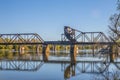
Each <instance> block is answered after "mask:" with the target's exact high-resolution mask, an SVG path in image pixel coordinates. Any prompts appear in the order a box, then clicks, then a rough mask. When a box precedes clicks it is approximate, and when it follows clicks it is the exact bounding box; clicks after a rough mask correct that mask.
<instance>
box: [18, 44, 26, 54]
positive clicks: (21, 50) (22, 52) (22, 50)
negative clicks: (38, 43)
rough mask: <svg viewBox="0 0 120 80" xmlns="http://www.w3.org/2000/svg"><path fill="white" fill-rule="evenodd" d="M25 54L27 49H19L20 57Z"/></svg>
mask: <svg viewBox="0 0 120 80" xmlns="http://www.w3.org/2000/svg"><path fill="white" fill-rule="evenodd" d="M24 53H25V48H24V47H23V46H20V47H19V55H22V54H24Z"/></svg>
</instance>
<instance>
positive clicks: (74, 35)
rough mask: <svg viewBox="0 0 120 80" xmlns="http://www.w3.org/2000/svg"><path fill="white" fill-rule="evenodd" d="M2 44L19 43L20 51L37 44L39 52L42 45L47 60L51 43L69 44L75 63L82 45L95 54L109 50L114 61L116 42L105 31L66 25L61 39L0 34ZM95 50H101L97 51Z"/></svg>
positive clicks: (34, 35) (27, 34) (72, 59)
mask: <svg viewBox="0 0 120 80" xmlns="http://www.w3.org/2000/svg"><path fill="white" fill-rule="evenodd" d="M0 45H6V46H8V45H19V46H20V49H19V50H20V52H24V48H23V46H24V45H31V46H32V45H36V51H37V52H39V48H40V47H42V53H43V56H44V57H43V58H44V59H45V60H47V59H48V57H49V53H50V47H49V45H53V46H55V45H68V46H70V53H71V61H73V63H74V62H76V56H77V52H78V49H79V48H80V46H81V50H84V49H86V46H89V47H90V49H91V50H92V52H93V55H94V54H96V53H100V52H101V51H102V53H106V51H107V53H108V54H110V55H111V56H110V57H111V61H113V58H112V56H113V55H112V54H113V53H114V52H113V45H116V44H115V43H114V42H113V41H111V40H110V39H109V38H108V37H107V36H106V35H105V34H104V33H103V32H82V31H79V30H76V29H73V28H71V27H69V26H65V27H64V34H61V40H59V41H44V40H43V39H42V38H41V36H40V35H38V34H37V33H17V34H0ZM21 46H22V47H21ZM95 50H99V51H97V52H96V51H95ZM114 54H115V53H114Z"/></svg>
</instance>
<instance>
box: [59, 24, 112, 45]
mask: <svg viewBox="0 0 120 80" xmlns="http://www.w3.org/2000/svg"><path fill="white" fill-rule="evenodd" d="M61 40H62V41H66V40H69V41H71V42H83V43H84V42H89V43H92V42H94V43H100V42H110V40H109V39H108V38H107V36H106V35H105V34H104V33H103V32H82V31H79V30H76V29H73V28H70V27H69V26H65V28H64V34H62V35H61Z"/></svg>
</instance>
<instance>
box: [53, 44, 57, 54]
mask: <svg viewBox="0 0 120 80" xmlns="http://www.w3.org/2000/svg"><path fill="white" fill-rule="evenodd" d="M53 53H54V55H55V54H56V45H53Z"/></svg>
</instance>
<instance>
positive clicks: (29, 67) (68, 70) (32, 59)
mask: <svg viewBox="0 0 120 80" xmlns="http://www.w3.org/2000/svg"><path fill="white" fill-rule="evenodd" d="M79 58H80V57H79ZM81 58H82V57H81ZM84 58H85V57H84ZM87 58H88V57H86V58H85V59H84V60H83V59H77V61H76V64H73V63H72V62H71V61H70V59H68V58H67V59H64V58H63V57H55V56H54V57H53V56H50V58H49V60H47V61H44V60H43V59H42V56H29V57H17V58H16V59H12V60H8V59H4V60H0V70H1V71H28V72H31V71H38V70H40V68H41V67H42V66H43V65H44V64H50V63H51V64H61V70H62V71H64V78H65V79H68V78H70V77H72V76H76V75H80V74H81V73H91V74H94V73H95V74H102V75H103V74H104V73H105V72H106V71H108V70H109V67H110V65H111V64H112V65H113V64H114V66H115V67H116V68H117V69H118V70H120V62H119V61H114V63H111V62H109V61H108V59H107V57H105V58H102V59H101V58H99V57H96V58H93V57H92V58H91V59H90V57H89V58H88V60H87Z"/></svg>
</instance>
